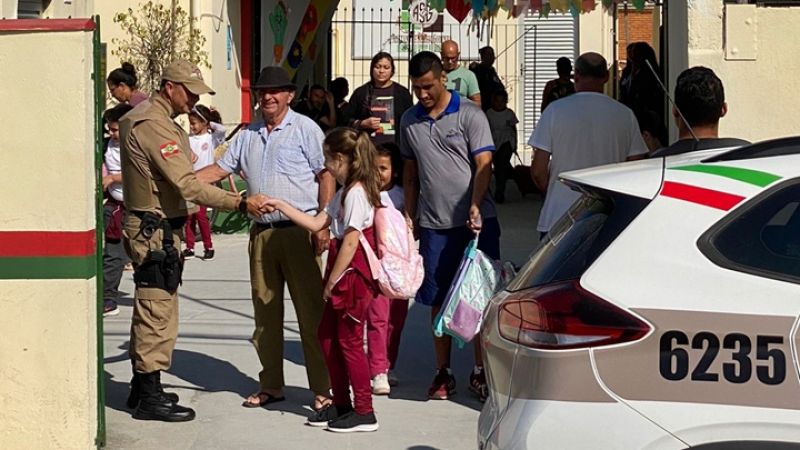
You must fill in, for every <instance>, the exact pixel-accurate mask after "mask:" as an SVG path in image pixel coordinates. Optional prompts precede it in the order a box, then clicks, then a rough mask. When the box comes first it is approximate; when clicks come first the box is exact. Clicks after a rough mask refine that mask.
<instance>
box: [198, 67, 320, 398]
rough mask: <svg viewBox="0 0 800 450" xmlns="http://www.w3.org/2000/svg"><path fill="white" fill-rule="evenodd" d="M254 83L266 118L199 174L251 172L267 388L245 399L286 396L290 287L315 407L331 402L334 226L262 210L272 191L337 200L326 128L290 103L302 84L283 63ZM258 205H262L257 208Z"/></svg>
mask: <svg viewBox="0 0 800 450" xmlns="http://www.w3.org/2000/svg"><path fill="white" fill-rule="evenodd" d="M254 88H255V89H256V91H257V92H258V100H259V104H260V107H261V113H262V115H263V117H264V121H262V122H257V123H254V124H252V125H251V126H249V127H247V128H246V129H244V130H243V131H242V132H240V133H239V135H238V136H236V138H235V139H234V141H233V142H232V143H231V145H230V147H229V148H228V151H227V152H226V153H225V155H224V156H223V157H222V159H220V160H219V161H218V162H217V163H216V164H214V165H211V166H209V167H207V168H205V169H202V170H201V171H200V172H198V174H197V177H198V178H199V179H200V180H202V181H206V182H215V181H218V180H221V179H223V178H225V177H227V176H228V174H230V173H238V172H239V171H242V172H244V174H245V175H246V177H247V193H248V200H247V201H248V206H250V208H249V209H248V210H249V211H250V215H251V217H253V218H254V219H255V224H254V225H253V227H252V229H251V230H250V246H249V253H250V284H251V287H252V297H253V309H254V312H255V331H254V333H253V339H252V342H253V345H255V348H256V352H257V353H258V357H259V359H260V360H261V365H262V367H263V370H262V371H261V373H260V374H259V383H260V387H259V390H258V392H256V393H254V394H253V395H251V396H250V397H249V398H247V400H246V401H245V402H244V403H243V406H245V407H251V408H254V407H258V406H263V405H265V404H267V403H272V402H277V401H281V400H284V396H283V387H284V384H285V383H284V378H283V327H284V325H283V303H284V302H283V294H284V283H286V284H288V286H289V293H290V294H291V298H292V302H293V303H294V309H295V312H296V313H297V321H298V325H299V328H300V339H301V341H302V343H303V354H304V356H305V363H306V373H307V375H308V384H309V387H310V388H311V390H312V391H314V393H315V394H316V398H315V400H314V408H315V409H320V408H322V407H323V406H325V405H326V404H328V403H329V402H330V400H329V398H328V395H329V390H330V382H329V380H328V373H327V370H326V368H325V363H324V359H323V356H322V350H321V348H320V344H319V341H318V340H317V328H318V327H319V323H320V320H321V318H322V309H323V300H322V276H321V274H320V269H319V265H318V258H317V256H318V255H319V254H321V253H322V252H323V250H325V249H327V247H328V242H329V239H330V235H329V232H328V231H327V230H325V231H323V232H319V233H317V234H315V235H314V236H310V235H309V233H308V232H307V231H305V230H304V229H303V228H301V227H298V226H296V225H295V224H294V223H293V222H291V221H290V220H288V219H287V218H286V217H285V216H284V215H283V214H282V213H281V212H279V211H272V212H267V208H262V209H261V210H258V207H259V205H260V204H263V200H265V196H269V197H277V198H282V199H285V200H286V201H288V202H289V203H290V204H291V205H292V206H294V207H295V208H297V209H299V210H301V211H305V212H307V213H309V214H316V212H317V211H319V210H322V209H323V208H325V206H326V205H327V204H328V202H329V201H330V199H331V197H332V196H333V192H334V190H335V183H334V180H333V177H332V176H331V175H330V174H329V173H328V172H326V171H325V166H324V158H323V156H322V141H323V139H324V135H323V133H322V130H320V128H319V126H317V124H315V123H314V122H313V121H312V120H311V119H309V118H308V117H306V116H303V115H301V114H297V113H296V112H294V111H292V110H291V109H290V108H289V104H290V103H291V101H292V98H293V97H294V92H295V86H294V85H293V84H292V83H291V80H290V79H289V75H288V73H286V71H285V70H284V69H283V68H280V67H266V68H264V70H262V71H261V75H260V76H259V77H258V81H257V83H256V84H255V86H254ZM253 208H256V210H254V209H253Z"/></svg>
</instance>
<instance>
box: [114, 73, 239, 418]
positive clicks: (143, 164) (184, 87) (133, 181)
mask: <svg viewBox="0 0 800 450" xmlns="http://www.w3.org/2000/svg"><path fill="white" fill-rule="evenodd" d="M201 94H214V91H212V90H211V88H209V87H208V86H207V85H206V84H205V83H204V82H203V77H202V75H201V74H200V70H199V69H198V68H197V66H195V65H193V64H191V63H189V62H188V61H185V60H177V61H175V62H173V63H171V64H170V65H169V66H167V67H166V69H165V70H164V72H163V74H162V79H161V87H160V89H159V91H158V93H156V94H155V95H153V96H152V97H151V98H150V99H149V100H147V101H145V102H142V103H141V104H139V105H137V107H136V108H134V109H133V110H132V111H131V112H129V113H128V114H126V115H125V116H124V117H123V118H122V120H121V121H120V143H121V159H122V179H123V189H124V192H125V206H126V208H127V210H128V211H129V213H128V215H127V217H126V219H125V226H124V234H123V235H124V241H125V248H126V250H127V252H128V255H129V256H130V258H131V260H132V261H133V263H134V265H135V266H136V268H135V270H134V281H135V282H136V292H135V299H134V308H133V319H132V324H131V340H130V350H129V355H130V357H131V362H132V364H133V379H132V380H131V392H130V396H129V398H128V406H129V407H130V408H135V410H134V412H133V417H134V418H135V419H141V420H161V421H166V422H183V421H189V420H192V419H194V417H195V413H194V411H193V410H192V409H190V408H186V407H183V406H180V405H178V403H177V402H178V396H177V395H175V394H172V393H165V392H164V391H163V389H162V387H161V371H162V370H165V369H168V368H169V367H170V362H171V360H172V350H173V348H174V347H175V339H176V337H177V332H178V293H177V289H178V285H179V284H180V282H181V272H182V269H183V261H182V260H181V257H180V251H179V249H180V247H181V245H180V243H181V238H182V234H183V224H184V222H185V221H186V217H187V215H189V214H193V213H195V212H197V207H196V206H194V205H192V204H189V203H187V200H188V201H191V202H193V203H195V204H201V205H208V206H212V207H215V208H220V209H224V210H234V209H236V208H239V209H241V210H246V208H247V202H246V201H245V200H244V199H243V198H240V197H239V196H238V195H237V194H234V193H231V192H228V191H224V190H222V189H219V188H216V187H213V186H211V185H208V184H205V183H201V182H199V181H198V180H197V179H196V178H195V176H194V172H193V171H192V162H191V156H190V155H191V153H190V152H191V150H190V148H189V137H188V136H187V134H186V132H185V131H184V130H183V128H181V127H180V126H179V125H178V124H177V123H175V122H174V121H173V119H174V118H175V117H176V116H178V115H180V114H186V113H188V112H190V111H191V110H192V108H193V107H194V105H195V104H196V103H197V101H198V100H199V96H200V95H201Z"/></svg>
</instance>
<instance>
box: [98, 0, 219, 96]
mask: <svg viewBox="0 0 800 450" xmlns="http://www.w3.org/2000/svg"><path fill="white" fill-rule="evenodd" d="M196 22H197V19H195V18H193V17H189V13H188V12H186V10H184V9H183V8H181V7H180V6H178V5H177V2H176V1H175V0H173V1H172V4H171V6H169V7H167V6H164V5H163V4H161V3H154V2H153V1H148V2H147V3H144V4H140V5H139V7H138V9H137V11H136V12H134V11H133V9H131V8H128V11H127V12H121V13H117V14H116V15H115V16H114V23H118V24H120V27H121V28H122V31H124V32H125V34H126V35H127V39H117V38H114V39H112V40H111V42H112V43H113V44H114V45H115V46H116V50H112V51H111V54H112V55H114V56H117V57H119V58H120V60H122V61H128V62H130V63H131V64H133V65H134V66H135V67H136V71H137V72H138V74H137V75H138V77H139V87H140V89H142V90H143V91H145V92H147V93H152V92H155V91H156V90H158V84H159V82H160V81H161V72H162V70H163V69H164V67H166V66H167V65H168V64H169V63H171V62H172V61H174V60H176V59H179V58H183V59H187V60H189V61H191V62H192V63H194V64H196V65H198V66H205V67H208V68H211V64H209V62H208V52H206V51H205V50H203V45H204V44H205V43H206V38H205V36H203V35H202V33H200V30H199V29H198V28H197V27H196V26H195V24H196Z"/></svg>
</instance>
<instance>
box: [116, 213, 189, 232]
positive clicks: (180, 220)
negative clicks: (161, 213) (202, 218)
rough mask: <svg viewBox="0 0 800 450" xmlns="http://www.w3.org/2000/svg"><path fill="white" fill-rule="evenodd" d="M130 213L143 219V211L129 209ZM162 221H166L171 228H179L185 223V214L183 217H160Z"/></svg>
mask: <svg viewBox="0 0 800 450" xmlns="http://www.w3.org/2000/svg"><path fill="white" fill-rule="evenodd" d="M130 213H131V214H133V215H134V216H136V217H138V218H139V219H143V218H144V215H145V211H130ZM161 220H162V221H164V222H167V223H168V224H169V226H170V227H172V229H173V230H180V229H181V228H183V226H184V225H186V216H183V217H173V218H171V219H161Z"/></svg>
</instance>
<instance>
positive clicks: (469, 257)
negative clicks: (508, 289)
mask: <svg viewBox="0 0 800 450" xmlns="http://www.w3.org/2000/svg"><path fill="white" fill-rule="evenodd" d="M502 272H503V269H502V267H501V266H500V263H498V262H497V261H494V260H492V259H491V258H489V257H488V256H486V255H485V254H484V253H483V252H481V251H480V250H478V237H477V236H476V237H475V239H473V240H472V241H470V243H469V245H467V248H466V250H465V251H464V258H463V259H462V260H461V265H460V266H459V267H458V272H457V273H456V276H455V278H454V279H453V283H452V284H451V285H450V290H449V291H448V292H447V297H446V298H445V302H444V305H442V309H441V310H440V311H439V314H438V315H437V316H436V319H435V320H434V324H433V332H434V334H435V335H436V336H439V337H441V336H443V335H444V334H449V335H450V336H452V337H453V338H455V340H456V343H457V344H458V345H459V347H461V346H463V344H464V343H465V342H469V341H471V340H472V339H473V338H474V337H475V336H476V335H477V334H478V333H479V332H480V330H481V325H482V324H483V313H484V311H485V310H486V307H487V306H488V305H489V301H490V300H491V298H492V296H493V295H494V294H495V293H496V292H497V291H498V290H500V288H501V287H502V285H503V273H502ZM509 275H510V274H509Z"/></svg>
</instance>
